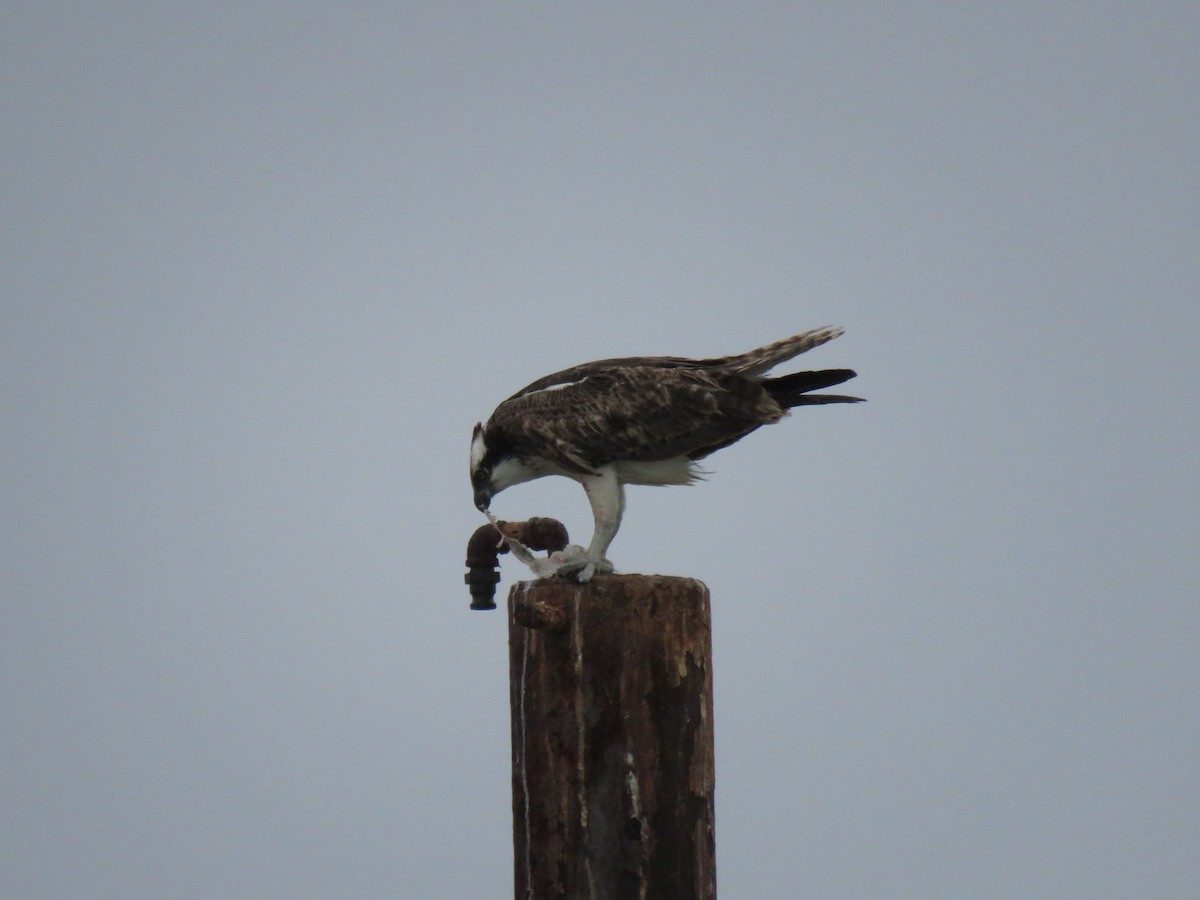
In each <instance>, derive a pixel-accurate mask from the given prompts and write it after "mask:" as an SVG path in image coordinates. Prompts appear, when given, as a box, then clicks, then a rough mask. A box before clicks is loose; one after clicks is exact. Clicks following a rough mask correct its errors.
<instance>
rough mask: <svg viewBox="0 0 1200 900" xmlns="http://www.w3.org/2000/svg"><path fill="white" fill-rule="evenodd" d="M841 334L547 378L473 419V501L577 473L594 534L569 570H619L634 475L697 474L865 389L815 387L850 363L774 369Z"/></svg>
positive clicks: (680, 480) (643, 479) (843, 373)
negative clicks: (796, 410) (617, 546)
mask: <svg viewBox="0 0 1200 900" xmlns="http://www.w3.org/2000/svg"><path fill="white" fill-rule="evenodd" d="M841 333H842V332H841V329H834V328H820V329H816V330H814V331H809V332H805V333H804V334H800V335H796V336H795V337H790V338H786V339H785V340H782V341H777V342H775V343H773V344H768V345H767V346H765V347H761V348H759V349H757V350H751V351H750V352H748V353H742V354H739V355H737V356H726V357H717V358H714V359H685V358H681V357H670V356H660V357H627V358H622V359H603V360H598V361H596V362H591V363H585V364H583V365H579V366H574V367H572V368H570V369H564V370H563V371H561V372H556V373H554V374H553V375H547V376H545V377H544V378H539V379H538V380H537V381H535V382H533V383H532V384H530V385H528V386H527V387H525V388H523V389H522V390H520V391H518V392H517V393H515V394H513V396H511V397H509V398H508V399H507V400H505V401H504V402H503V403H501V404H500V405H499V406H498V407H497V408H496V410H495V412H493V413H492V416H491V418H490V419H488V422H487V424H486V425H476V426H475V433H474V436H473V438H472V445H471V481H472V485H473V487H474V490H475V504H476V506H478V507H479V508H480V509H483V510H486V509H487V508H488V507H489V505H490V502H491V498H492V497H493V496H494V495H495V494H496V493H498V492H499V491H502V490H504V489H505V488H507V487H511V486H512V485H514V484H520V483H521V482H523V481H529V480H531V479H533V478H539V477H542V476H544V475H565V476H567V477H569V478H573V479H575V480H576V481H579V482H580V483H581V484H582V485H583V487H584V490H585V491H587V494H588V499H589V500H590V501H591V504H592V510H593V513H594V514H595V518H596V533H595V535H594V537H593V539H592V543H591V546H589V548H588V551H587V554H586V557H584V558H582V559H581V561H579V563H578V564H577V565H576V564H571V565H568V566H567V567H564V568H565V569H566V570H568V571H563V570H560V572H562V574H576V575H577V576H578V577H579V578H580V580H587V579H588V578H590V577H591V574H592V572H593V571H606V570H607V571H611V568H612V567H611V564H609V563H608V561H607V560H606V559H604V554H605V552H606V551H607V549H608V545H609V544H610V543H611V542H612V538H613V537H614V536H615V534H616V531H617V528H618V526H619V524H620V518H621V513H622V511H623V509H624V491H623V486H624V485H625V484H687V483H689V482H691V481H693V480H695V479H696V478H697V477H698V469H697V468H696V466H695V461H696V460H699V459H703V458H704V457H705V456H707V455H708V454H710V453H712V452H714V451H716V450H719V449H721V448H722V447H727V446H729V445H730V444H732V443H734V442H735V441H738V440H740V439H741V438H743V437H745V436H746V435H747V434H749V433H750V432H752V431H754V430H755V429H756V428H759V427H760V426H762V425H767V424H770V423H772V422H777V421H778V420H779V419H781V418H783V417H784V416H785V415H787V414H788V413H787V411H788V409H789V408H792V407H796V406H805V405H812V404H820V403H853V402H856V401H857V400H858V399H859V398H857V397H846V396H842V395H832V394H812V393H809V392H810V391H815V390H821V389H823V388H827V387H832V386H833V385H836V384H841V383H842V382H844V381H847V380H849V379H851V378H853V377H854V374H855V373H854V372H853V371H851V370H849V369H825V370H822V371H814V372H797V373H795V374H792V375H784V376H782V377H779V378H767V377H765V375H766V373H767V372H768V371H770V370H771V369H772V368H773V367H774V366H776V365H778V364H780V363H782V362H785V361H787V360H789V359H791V358H792V357H794V356H797V355H798V354H800V353H803V352H804V351H806V350H809V349H811V348H813V347H817V346H819V345H821V344H823V343H825V342H826V341H829V340H832V339H833V338H835V337H837V336H838V335H840V334H841Z"/></svg>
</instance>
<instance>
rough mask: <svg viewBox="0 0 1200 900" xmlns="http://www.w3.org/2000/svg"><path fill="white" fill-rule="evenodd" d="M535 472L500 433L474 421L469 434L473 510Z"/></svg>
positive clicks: (533, 475)
mask: <svg viewBox="0 0 1200 900" xmlns="http://www.w3.org/2000/svg"><path fill="white" fill-rule="evenodd" d="M538 474H539V473H538V472H536V471H535V470H534V469H532V468H531V467H529V466H527V465H526V464H525V463H524V462H523V461H522V460H521V459H520V457H518V456H517V454H516V452H515V451H514V450H513V447H512V445H511V444H510V442H509V441H507V440H505V438H504V436H503V434H502V433H501V432H498V431H496V430H495V429H493V430H490V431H489V430H488V429H487V428H485V427H484V426H483V425H481V424H476V426H475V431H474V433H473V434H472V435H471V490H473V491H474V492H475V508H476V509H478V510H480V511H486V510H487V509H488V507H490V506H491V504H492V497H494V496H496V494H498V493H500V492H501V491H502V490H504V489H505V488H509V487H512V486H513V485H514V484H520V483H521V482H523V481H529V480H530V479H531V478H536V477H537V475H538Z"/></svg>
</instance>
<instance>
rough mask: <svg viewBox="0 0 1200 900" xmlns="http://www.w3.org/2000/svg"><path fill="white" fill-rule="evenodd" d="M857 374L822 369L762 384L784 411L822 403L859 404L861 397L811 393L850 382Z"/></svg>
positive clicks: (764, 381) (848, 370) (843, 370)
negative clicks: (794, 407) (811, 392)
mask: <svg viewBox="0 0 1200 900" xmlns="http://www.w3.org/2000/svg"><path fill="white" fill-rule="evenodd" d="M856 374H857V373H856V372H855V371H854V370H853V369H822V370H821V371H818V372H794V373H793V374H791V375H783V376H781V377H779V378H765V379H763V382H762V384H763V387H765V388H766V389H767V393H769V394H770V395H771V397H772V398H773V399H774V400H775V401H776V402H777V403H778V404H779V405H780V406H782V407H783V408H784V409H791V408H792V407H793V406H815V405H817V404H821V403H859V402H861V401H862V398H861V397H849V396H846V395H843V394H810V393H809V391H819V390H821V389H822V388H827V387H833V386H834V385H835V384H841V383H842V382H844V381H849V380H850V379H851V378H853V377H854V376H855V375H856Z"/></svg>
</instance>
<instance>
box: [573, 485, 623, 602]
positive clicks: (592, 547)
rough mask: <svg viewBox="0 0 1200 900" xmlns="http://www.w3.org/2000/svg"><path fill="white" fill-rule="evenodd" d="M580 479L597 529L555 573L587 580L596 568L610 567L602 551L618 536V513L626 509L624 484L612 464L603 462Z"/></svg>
mask: <svg viewBox="0 0 1200 900" xmlns="http://www.w3.org/2000/svg"><path fill="white" fill-rule="evenodd" d="M579 481H580V483H581V484H583V490H584V492H586V493H587V497H588V502H589V503H590V504H591V505H592V517H593V518H594V519H595V521H596V530H595V531H594V532H593V533H592V542H591V543H590V544H588V548H587V551H586V552H585V553H584V554H583V555H582V556H580V557H578V558H576V559H572V560H570V561H569V562H566V563H564V564H563V565H561V566H559V568H558V574H559V575H562V576H564V577H572V578H575V580H577V581H590V580H591V578H592V575H593V574H594V573H596V572H600V573H601V574H608V573H609V572H611V571H612V570H613V565H612V563H610V562H609V561H608V559H607V558H606V557H605V554H606V553H607V552H608V545H609V544H611V543H612V542H613V538H615V537H616V536H617V529H618V528H620V527H621V514H622V513H623V512H624V511H625V486H624V485H623V484H621V482H620V481H619V480H618V479H617V472H616V469H615V468H614V467H613V466H603V467H602V468H601V469H600V470H599V471H598V472H596V474H594V475H584V476H582V477H581V478H580V479H579Z"/></svg>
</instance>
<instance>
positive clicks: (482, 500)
mask: <svg viewBox="0 0 1200 900" xmlns="http://www.w3.org/2000/svg"><path fill="white" fill-rule="evenodd" d="M491 505H492V491H491V489H490V488H486V487H481V488H476V489H475V508H476V509H477V510H479V511H480V512H487V511H488V507H489V506H491Z"/></svg>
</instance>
